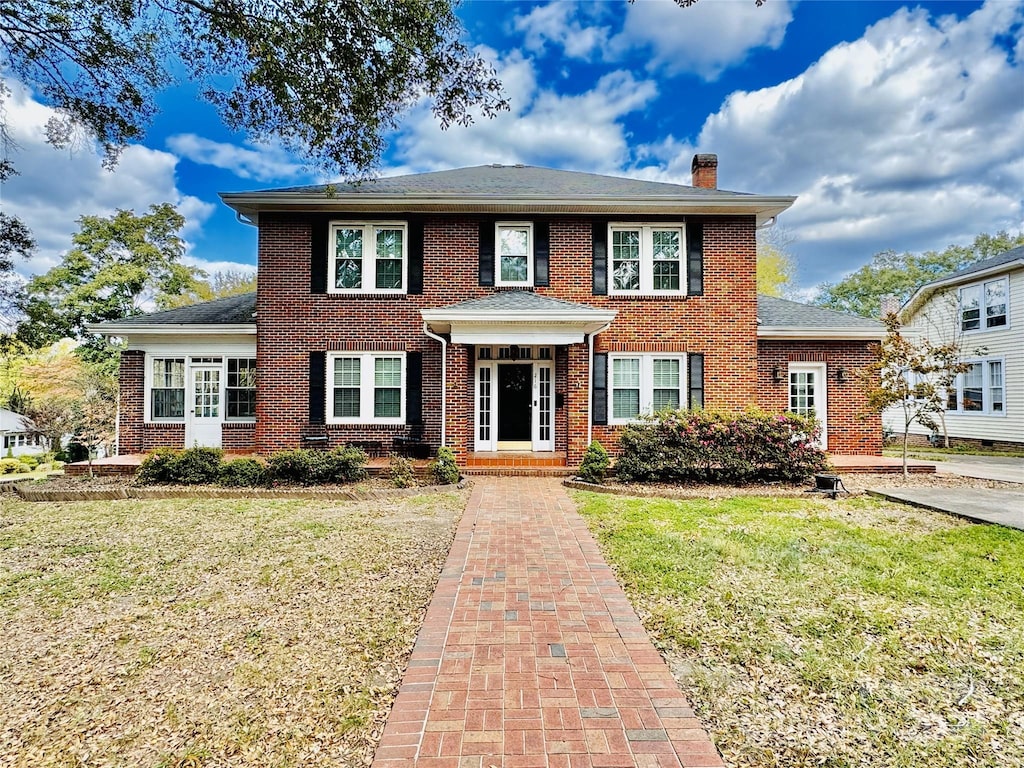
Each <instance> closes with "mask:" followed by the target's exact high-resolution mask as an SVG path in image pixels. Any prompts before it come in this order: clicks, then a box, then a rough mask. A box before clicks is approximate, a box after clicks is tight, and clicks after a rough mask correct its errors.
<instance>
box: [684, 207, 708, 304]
mask: <svg viewBox="0 0 1024 768" xmlns="http://www.w3.org/2000/svg"><path fill="white" fill-rule="evenodd" d="M686 293H687V294H689V295H690V296H703V295H704V225H703V224H701V223H700V222H699V221H688V222H687V223H686Z"/></svg>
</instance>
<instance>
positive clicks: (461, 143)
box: [392, 51, 657, 172]
mask: <svg viewBox="0 0 1024 768" xmlns="http://www.w3.org/2000/svg"><path fill="white" fill-rule="evenodd" d="M483 53H484V55H486V56H487V57H488V58H489V59H490V60H491V61H496V60H498V57H497V55H496V54H495V53H494V52H493V51H484V52H483ZM497 69H498V76H499V77H500V78H501V81H502V83H503V84H504V86H505V89H506V92H507V93H508V96H509V100H510V102H511V105H512V108H511V111H510V112H506V113H502V114H501V115H499V116H498V117H496V118H494V119H493V120H480V121H477V122H476V123H474V124H473V125H471V126H468V127H462V126H454V127H451V128H449V129H448V130H447V131H442V130H441V129H440V128H439V127H438V126H437V124H436V121H435V120H434V119H433V116H432V115H431V114H430V112H429V110H428V109H427V108H426V107H425V106H420V107H418V108H417V109H416V110H414V111H413V112H412V113H411V114H410V115H409V118H408V120H407V121H406V128H405V129H404V130H403V131H402V132H401V133H400V134H399V135H398V136H397V138H395V140H394V145H395V149H396V155H397V157H398V158H400V159H401V161H402V163H403V166H404V167H403V169H402V170H403V171H406V172H409V171H413V170H418V171H422V170H437V169H442V168H453V167H459V166H467V165H480V164H485V163H516V162H520V163H530V164H537V165H555V166H559V167H565V168H572V169H576V170H593V171H614V170H616V169H618V168H621V167H622V165H623V164H625V163H626V161H627V160H628V157H629V137H628V136H627V135H626V132H625V129H624V128H623V126H622V125H621V124H620V123H619V118H621V117H623V116H625V115H627V114H630V113H632V112H635V111H637V110H640V109H642V108H643V107H644V106H646V105H647V104H648V103H649V102H651V101H652V100H653V99H654V97H655V96H656V95H657V87H656V86H655V84H654V82H653V81H650V80H637V79H636V78H635V77H634V76H633V75H632V74H631V73H629V72H625V71H616V72H611V73H609V74H607V75H605V76H604V77H602V78H601V79H600V80H599V81H598V82H597V83H596V85H595V86H594V88H593V89H592V90H589V91H585V92H583V93H579V94H559V93H556V92H555V91H553V90H548V89H544V88H540V87H539V86H538V84H537V78H536V72H535V70H534V66H533V63H532V61H530V60H529V59H526V58H524V57H523V56H522V54H521V53H519V52H513V53H511V54H509V55H508V56H507V57H506V58H505V59H504V60H500V61H498V64H497ZM392 170H394V169H392Z"/></svg>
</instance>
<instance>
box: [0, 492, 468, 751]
mask: <svg viewBox="0 0 1024 768" xmlns="http://www.w3.org/2000/svg"><path fill="white" fill-rule="evenodd" d="M464 505H465V494H450V495H449V494H445V495H431V496H417V497H410V498H408V499H397V500H396V499H392V500H389V501H372V502H361V503H355V502H330V501H322V500H314V501H285V500H236V499H219V500H218V499H213V500H209V499H205V500H204V499H175V500H162V501H118V502H95V503H53V504H29V503H26V502H21V501H17V500H10V499H4V501H3V506H2V507H0V712H2V713H3V716H2V717H0V765H3V766H5V768H7V767H10V768H57V767H58V766H59V767H60V768H65V766H72V765H75V766H78V765H82V766H84V765H87V764H88V765H93V764H96V765H100V764H102V765H104V766H146V767H153V766H168V767H171V766H173V767H174V768H183V767H185V766H187V767H188V768H206V767H207V766H211V767H212V766H221V765H232V766H239V767H240V768H246V767H248V766H253V767H255V766H260V767H262V766H296V768H297V767H298V766H307V765H341V766H353V767H354V766H360V765H365V761H366V760H367V758H368V757H369V756H370V755H371V754H372V751H373V748H374V746H375V744H376V740H377V739H378V738H379V735H380V731H381V729H382V726H383V722H384V719H385V717H386V715H387V712H388V711H389V709H390V707H391V703H392V701H393V699H394V695H395V693H396V690H397V685H398V682H399V680H400V678H401V673H402V670H403V669H404V667H405V663H406V660H407V658H408V655H409V653H410V652H411V650H412V644H413V642H414V640H415V636H416V632H417V631H418V629H419V625H420V622H421V620H422V615H423V612H424V610H425V608H426V605H427V604H428V602H429V600H430V597H431V595H432V593H433V589H434V585H435V584H436V581H437V577H438V574H439V573H440V568H441V565H442V563H443V561H444V558H445V556H446V554H447V551H448V547H449V545H450V542H451V539H452V536H453V534H454V524H455V521H456V519H457V517H458V515H459V514H460V512H461V510H462V508H463V507H464ZM97 760H98V761H99V762H96V761H97Z"/></svg>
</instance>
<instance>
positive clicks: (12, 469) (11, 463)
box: [0, 459, 26, 475]
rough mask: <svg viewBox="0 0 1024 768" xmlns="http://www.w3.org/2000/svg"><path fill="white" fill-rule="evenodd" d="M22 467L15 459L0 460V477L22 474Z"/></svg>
mask: <svg viewBox="0 0 1024 768" xmlns="http://www.w3.org/2000/svg"><path fill="white" fill-rule="evenodd" d="M23 466H24V465H23V464H22V463H21V462H20V461H18V460H17V459H0V475H14V474H19V473H21V472H24V471H26V470H24V469H22V467H23Z"/></svg>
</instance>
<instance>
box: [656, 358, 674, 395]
mask: <svg viewBox="0 0 1024 768" xmlns="http://www.w3.org/2000/svg"><path fill="white" fill-rule="evenodd" d="M654 386H655V387H656V388H657V387H672V388H673V389H679V361H678V360H655V361H654Z"/></svg>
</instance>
